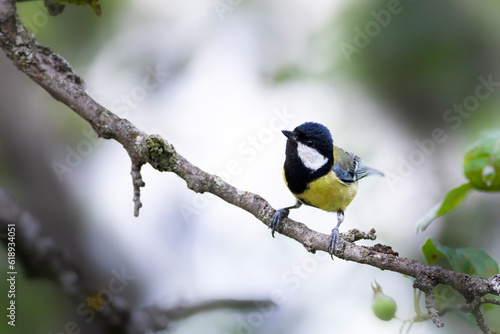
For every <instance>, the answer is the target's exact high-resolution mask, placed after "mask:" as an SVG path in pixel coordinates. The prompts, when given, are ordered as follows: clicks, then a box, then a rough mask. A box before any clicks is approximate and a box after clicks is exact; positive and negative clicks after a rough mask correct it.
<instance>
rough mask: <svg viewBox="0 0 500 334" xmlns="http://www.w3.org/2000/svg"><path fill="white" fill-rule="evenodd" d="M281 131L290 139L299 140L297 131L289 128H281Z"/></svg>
mask: <svg viewBox="0 0 500 334" xmlns="http://www.w3.org/2000/svg"><path fill="white" fill-rule="evenodd" d="M281 132H283V134H284V135H285V136H286V137H287V138H288V139H291V140H293V141H297V134H295V132H293V131H288V130H281Z"/></svg>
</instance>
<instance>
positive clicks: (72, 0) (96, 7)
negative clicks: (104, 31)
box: [54, 0, 101, 16]
mask: <svg viewBox="0 0 500 334" xmlns="http://www.w3.org/2000/svg"><path fill="white" fill-rule="evenodd" d="M54 2H57V3H64V4H66V3H67V4H72V5H77V6H81V5H90V7H92V10H93V11H94V13H95V14H96V15H97V16H101V5H100V4H99V0H54Z"/></svg>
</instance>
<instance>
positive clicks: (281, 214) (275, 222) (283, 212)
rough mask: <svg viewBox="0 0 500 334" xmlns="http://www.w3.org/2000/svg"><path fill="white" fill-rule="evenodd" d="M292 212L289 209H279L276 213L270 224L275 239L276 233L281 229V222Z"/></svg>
mask: <svg viewBox="0 0 500 334" xmlns="http://www.w3.org/2000/svg"><path fill="white" fill-rule="evenodd" d="M289 212H290V210H288V209H278V210H276V211H275V212H274V215H273V217H272V218H271V222H270V223H269V228H270V229H271V235H272V236H273V238H274V232H275V231H277V230H278V229H279V226H280V223H281V220H282V219H283V218H285V217H286V216H288V213H289Z"/></svg>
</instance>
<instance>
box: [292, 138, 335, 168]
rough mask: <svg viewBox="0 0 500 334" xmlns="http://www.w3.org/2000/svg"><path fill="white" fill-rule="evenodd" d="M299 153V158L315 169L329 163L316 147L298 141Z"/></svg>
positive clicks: (308, 166) (305, 164)
mask: <svg viewBox="0 0 500 334" xmlns="http://www.w3.org/2000/svg"><path fill="white" fill-rule="evenodd" d="M297 153H298V154H299V158H300V160H301V161H302V163H303V164H304V166H306V167H307V168H309V169H311V170H313V171H315V170H318V169H320V168H321V167H322V166H323V165H324V164H326V163H327V161H328V159H327V158H325V157H324V156H323V155H322V154H321V153H319V152H318V151H316V150H315V149H314V148H312V147H309V146H306V145H304V144H301V143H297Z"/></svg>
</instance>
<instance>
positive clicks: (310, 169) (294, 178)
mask: <svg viewBox="0 0 500 334" xmlns="http://www.w3.org/2000/svg"><path fill="white" fill-rule="evenodd" d="M282 132H283V134H284V135H285V136H286V137H287V138H288V140H287V143H286V160H285V177H286V178H287V182H288V185H289V188H290V190H292V192H294V193H300V192H302V191H303V190H305V187H306V185H307V183H308V182H310V181H312V180H314V179H316V178H318V177H320V176H323V175H325V174H327V173H329V172H330V170H331V168H332V166H333V139H332V135H331V134H330V131H329V130H328V129H327V128H326V127H325V126H324V125H321V124H319V123H313V122H307V123H304V124H302V125H299V126H298V127H296V128H295V129H294V130H293V131H287V130H283V131H282Z"/></svg>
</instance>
